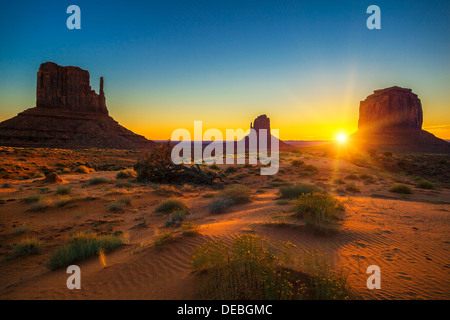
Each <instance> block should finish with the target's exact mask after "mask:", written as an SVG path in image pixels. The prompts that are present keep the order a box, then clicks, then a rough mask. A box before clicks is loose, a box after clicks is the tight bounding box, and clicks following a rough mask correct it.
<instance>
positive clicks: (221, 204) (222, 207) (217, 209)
mask: <svg viewBox="0 0 450 320" xmlns="http://www.w3.org/2000/svg"><path fill="white" fill-rule="evenodd" d="M233 204H234V202H233V200H232V199H229V198H217V199H215V200H214V201H213V202H211V203H210V204H209V212H211V213H224V212H225V211H226V210H227V209H228V208H230V207H231V206H233Z"/></svg>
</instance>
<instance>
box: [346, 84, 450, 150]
mask: <svg viewBox="0 0 450 320" xmlns="http://www.w3.org/2000/svg"><path fill="white" fill-rule="evenodd" d="M422 123H423V109H422V102H421V101H420V99H419V98H418V96H417V95H416V94H415V93H413V92H412V90H411V89H405V88H400V87H397V86H395V87H390V88H386V89H381V90H376V91H374V93H373V94H372V95H370V96H368V97H367V98H366V100H364V101H361V104H360V108H359V122H358V131H357V132H356V133H354V134H353V135H352V136H351V137H350V139H351V140H352V141H353V142H355V143H357V144H359V145H361V146H362V147H366V148H373V149H379V150H386V151H396V152H407V153H408V152H412V153H416V152H421V153H450V143H448V142H446V141H445V140H442V139H439V138H437V137H435V136H434V135H433V134H431V133H429V132H427V131H425V130H422Z"/></svg>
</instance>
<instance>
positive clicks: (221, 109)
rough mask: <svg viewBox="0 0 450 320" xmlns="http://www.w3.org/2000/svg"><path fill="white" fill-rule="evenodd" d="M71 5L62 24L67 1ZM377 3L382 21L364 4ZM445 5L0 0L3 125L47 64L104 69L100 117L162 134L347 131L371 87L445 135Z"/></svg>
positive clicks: (449, 93)
mask: <svg viewBox="0 0 450 320" xmlns="http://www.w3.org/2000/svg"><path fill="white" fill-rule="evenodd" d="M71 4H76V5H78V6H80V8H81V16H82V21H81V25H82V30H68V29H67V28H66V20H67V17H68V16H69V15H68V14H66V8H67V7H68V6H69V5H71ZM371 4H376V5H378V6H379V7H380V8H381V18H382V22H381V26H382V29H381V30H368V29H367V28H366V19H367V18H368V16H369V15H368V14H366V9H367V7H368V6H369V5H371ZM449 16H450V1H448V0H441V1H433V0H432V1H384V0H371V1H356V0H355V1H336V0H334V1H320V0H317V1H281V0H279V1H275V0H272V1H262V0H258V1H246V0H240V1H235V0H226V1H225V0H224V1H216V0H208V1H188V0H186V1H171V0H164V1H163V0H160V1H145V2H144V1H133V0H130V1H111V0H110V1H82V0H71V1H61V0H60V1H1V2H0V28H1V36H0V43H1V44H2V45H1V50H0V121H3V120H6V119H8V118H10V117H12V116H15V115H16V114H17V113H19V112H21V111H22V110H24V109H26V108H29V107H33V106H34V105H35V99H36V98H35V90H36V89H35V87H36V72H37V71H38V69H39V65H40V64H41V63H43V62H46V61H53V62H56V63H58V64H60V65H75V66H79V67H81V68H83V69H86V70H89V72H90V74H91V85H92V87H93V89H95V90H96V91H97V92H98V86H99V77H100V76H103V77H105V93H106V97H107V106H108V109H109V111H110V114H111V115H112V116H113V117H114V118H115V119H116V120H117V121H119V123H120V124H122V125H124V126H126V127H127V128H129V129H131V130H133V131H135V132H136V133H139V134H142V135H145V136H146V137H147V138H149V139H154V140H163V139H168V138H170V136H171V133H172V131H173V130H175V129H177V128H186V129H189V130H193V122H194V120H202V121H203V127H204V130H205V129H208V128H218V129H220V130H223V131H225V128H230V129H231V128H243V129H248V127H249V125H250V122H251V121H253V119H254V118H255V117H256V116H258V115H260V114H264V113H265V114H267V115H268V116H269V117H270V118H271V123H272V128H275V129H279V130H280V137H281V139H284V140H318V139H333V138H334V137H335V136H336V134H337V133H339V132H343V133H351V132H353V131H355V130H356V129H357V121H358V108H359V101H361V100H364V99H365V98H366V97H367V96H368V95H369V94H371V93H372V91H373V90H375V89H380V88H385V87H389V86H393V85H398V86H401V87H407V88H412V89H413V91H414V92H415V93H417V94H418V95H419V98H420V99H421V100H422V105H423V108H424V128H425V129H427V130H429V131H430V132H432V133H434V134H436V135H437V136H439V137H441V138H445V139H450V41H449V40H450V37H449V35H450V19H449Z"/></svg>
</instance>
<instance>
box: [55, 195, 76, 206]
mask: <svg viewBox="0 0 450 320" xmlns="http://www.w3.org/2000/svg"><path fill="white" fill-rule="evenodd" d="M76 200H78V198H77V197H76V198H70V197H62V198H59V199H58V200H56V202H55V205H56V206H57V207H58V208H62V207H65V206H67V205H69V204H71V203H74V202H75V201H76Z"/></svg>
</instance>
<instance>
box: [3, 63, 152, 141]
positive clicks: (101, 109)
mask: <svg viewBox="0 0 450 320" xmlns="http://www.w3.org/2000/svg"><path fill="white" fill-rule="evenodd" d="M0 145H4V146H15V147H57V148H112V149H142V148H149V147H152V146H154V145H155V143H154V142H152V141H149V140H147V139H146V138H145V137H143V136H140V135H137V134H135V133H133V132H131V131H130V130H128V129H126V128H124V127H122V126H121V125H119V123H118V122H117V121H115V120H114V119H113V118H112V117H110V116H109V115H108V109H107V108H106V98H105V93H104V91H103V78H100V90H99V94H97V93H96V92H95V91H94V90H92V89H91V86H90V79H89V72H88V71H86V70H83V69H80V68H78V67H63V66H59V65H57V64H55V63H52V62H47V63H43V64H42V65H41V66H40V68H39V71H38V73H37V88H36V107H35V108H30V109H27V110H25V111H23V112H21V113H19V114H18V115H17V116H16V117H14V118H11V119H9V120H6V121H3V122H2V123H0Z"/></svg>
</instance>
